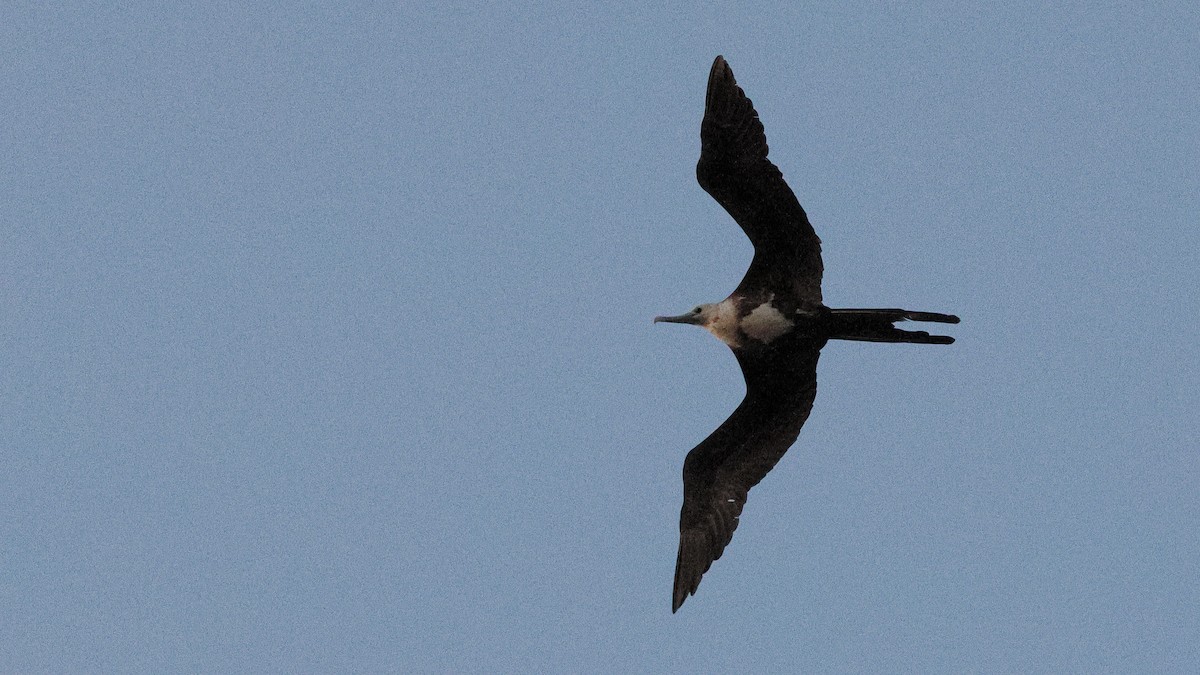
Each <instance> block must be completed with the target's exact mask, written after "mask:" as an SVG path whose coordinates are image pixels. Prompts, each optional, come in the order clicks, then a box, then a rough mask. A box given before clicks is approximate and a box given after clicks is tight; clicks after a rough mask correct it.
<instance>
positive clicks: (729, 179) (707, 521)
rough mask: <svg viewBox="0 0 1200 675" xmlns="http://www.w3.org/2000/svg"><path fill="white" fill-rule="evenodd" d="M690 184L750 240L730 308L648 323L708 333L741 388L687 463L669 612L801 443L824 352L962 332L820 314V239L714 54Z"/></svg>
mask: <svg viewBox="0 0 1200 675" xmlns="http://www.w3.org/2000/svg"><path fill="white" fill-rule="evenodd" d="M696 178H697V180H698V181H699V182H700V187H702V188H704V191H705V192H707V193H708V194H710V195H712V197H713V199H716V200H717V202H719V203H720V204H721V206H723V207H724V208H725V210H726V211H728V212H729V215H731V216H733V219H734V220H736V221H737V224H738V225H740V226H741V228H742V230H743V231H744V232H745V233H746V236H747V237H749V238H750V243H752V244H753V245H754V259H753V260H752V261H751V263H750V269H749V270H747V271H746V276H745V277H744V278H743V279H742V281H741V283H740V284H738V286H737V288H736V289H734V291H733V293H732V294H730V296H729V297H728V298H725V299H724V300H722V301H721V302H717V303H712V304H705V305H699V306H697V307H696V308H695V309H693V310H692V311H690V312H688V313H686V314H681V315H679V316H659V317H655V319H654V321H655V322H656V323H657V322H659V321H667V322H671V323H687V324H692V325H696V326H701V327H703V328H705V329H707V330H708V331H709V332H711V333H712V334H713V335H715V336H717V338H719V339H720V340H721V341H722V342H724V343H725V344H726V345H728V346H729V348H730V349H731V350H733V354H734V356H735V357H737V361H738V365H740V366H741V368H742V376H743V378H745V380H746V397H745V398H744V399H743V400H742V403H741V405H739V406H738V407H737V409H736V410H734V411H733V414H732V415H730V416H729V419H727V420H725V422H724V423H722V424H721V426H719V427H717V430H716V431H714V432H712V434H710V435H709V436H708V438H706V439H704V441H703V442H701V443H700V445H697V446H696V447H695V448H693V449H692V451H691V452H689V453H688V455H687V459H685V460H684V463H683V508H682V509H681V510H680V514H679V554H678V557H677V558H676V561H675V589H674V593H673V596H672V601H671V611H672V612H675V611H678V610H679V607H680V605H682V604H683V601H684V600H686V599H687V597H688V596H689V595H692V594H694V593H695V592H696V588H697V587H698V586H699V585H700V578H701V577H702V576H704V573H705V572H707V571H708V569H709V567H711V566H712V563H713V561H714V560H716V559H718V558H720V557H721V553H722V552H723V551H724V550H725V546H726V545H728V544H729V541H730V539H731V538H732V537H733V531H734V530H735V529H737V526H738V517H739V516H740V515H741V513H742V507H743V506H744V505H745V504H746V493H747V492H749V491H750V488H752V487H754V486H755V485H757V484H758V482H759V481H761V480H762V479H763V477H764V476H766V475H767V472H769V471H770V470H771V469H772V468H773V467H774V466H775V464H776V463H777V462H778V461H779V459H780V458H781V457H783V453H785V452H787V449H788V448H789V447H791V445H792V443H793V442H795V440H796V437H797V436H799V434H800V427H802V426H804V422H805V420H807V419H808V414H809V412H810V411H811V410H812V406H813V400H814V399H815V398H816V395H817V358H818V357H819V356H820V354H821V348H822V347H824V346H825V343H826V342H827V341H829V340H861V341H866V342H915V343H921V344H939V345H948V344H950V343H952V342H954V338H952V337H948V336H945V335H930V334H929V333H926V332H924V331H909V330H902V329H900V328H896V327H895V326H894V325H893V324H895V323H896V322H898V321H906V320H911V321H935V322H940V323H958V317H957V316H953V315H950V314H936V313H933V312H911V311H908V310H903V309H830V308H828V307H826V306H825V304H824V303H823V302H822V301H821V272H822V270H823V269H824V268H823V265H822V264H821V240H820V239H819V238H818V237H817V233H816V232H814V231H813V227H812V225H811V224H810V223H809V222H808V216H807V215H805V213H804V209H802V208H801V207H800V202H799V201H797V200H796V195H795V194H793V193H792V190H791V188H789V187H788V185H787V183H786V182H784V180H783V174H781V173H780V172H779V169H778V168H777V167H776V166H775V165H774V164H772V163H771V161H770V160H769V159H767V138H766V135H765V134H764V133H763V125H762V123H761V122H759V120H758V113H757V112H755V110H754V105H753V104H752V103H751V102H750V99H748V98H746V95H745V93H744V92H742V89H741V87H739V86H738V84H737V81H735V80H734V79H733V71H732V70H730V68H729V64H728V63H726V62H725V59H724V58H723V57H720V56H718V57H717V58H716V60H715V61H714V62H713V65H712V71H711V72H710V73H709V76H708V95H707V97H706V98H705V102H704V121H703V122H702V123H701V125H700V161H699V162H698V163H697V164H696Z"/></svg>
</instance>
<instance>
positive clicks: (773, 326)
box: [741, 302, 795, 344]
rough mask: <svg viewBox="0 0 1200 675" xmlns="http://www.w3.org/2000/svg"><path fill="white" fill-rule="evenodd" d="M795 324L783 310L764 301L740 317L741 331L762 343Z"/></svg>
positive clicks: (769, 340)
mask: <svg viewBox="0 0 1200 675" xmlns="http://www.w3.org/2000/svg"><path fill="white" fill-rule="evenodd" d="M793 326H795V324H794V323H792V322H791V321H790V320H789V319H788V318H787V317H786V316H784V315H783V312H780V311H779V310H777V309H775V308H774V307H773V306H771V303H769V302H764V303H763V304H761V305H759V306H758V307H755V308H754V311H752V312H750V313H749V314H747V315H746V316H745V318H743V319H742V324H741V327H742V332H743V333H745V334H746V335H748V336H749V337H751V338H754V339H755V340H758V341H759V342H761V343H763V344H770V342H771V341H772V340H774V339H775V338H777V337H779V336H780V335H783V334H784V333H787V332H788V331H790V330H791V329H792V327H793Z"/></svg>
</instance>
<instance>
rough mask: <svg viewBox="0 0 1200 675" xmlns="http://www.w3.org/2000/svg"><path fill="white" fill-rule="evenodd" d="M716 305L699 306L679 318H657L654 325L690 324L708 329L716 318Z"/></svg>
mask: <svg viewBox="0 0 1200 675" xmlns="http://www.w3.org/2000/svg"><path fill="white" fill-rule="evenodd" d="M716 313H717V306H716V304H707V305H697V306H696V307H695V308H693V309H692V311H690V312H688V313H686V314H680V315H679V316H656V317H654V323H658V322H659V321H665V322H667V323H690V324H692V325H693V326H703V327H707V326H708V324H709V322H710V321H712V319H713V317H714V316H716Z"/></svg>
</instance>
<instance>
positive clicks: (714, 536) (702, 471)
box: [671, 340, 825, 612]
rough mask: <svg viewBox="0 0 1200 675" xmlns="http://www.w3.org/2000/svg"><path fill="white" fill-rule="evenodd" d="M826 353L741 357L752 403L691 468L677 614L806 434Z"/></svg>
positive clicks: (814, 347) (698, 452) (694, 457)
mask: <svg viewBox="0 0 1200 675" xmlns="http://www.w3.org/2000/svg"><path fill="white" fill-rule="evenodd" d="M824 345H825V341H824V340H802V341H793V342H790V343H789V344H788V345H786V346H782V347H781V348H776V349H770V350H767V351H765V352H758V353H752V352H748V351H746V350H739V351H735V352H734V353H735V354H736V355H737V357H738V363H740V364H741V366H742V375H743V376H744V377H745V378H746V398H745V399H743V400H742V403H741V405H739V406H738V408H737V410H735V411H733V414H732V415H730V416H729V419H727V420H725V422H724V423H722V424H721V426H720V427H718V428H717V430H716V431H714V432H712V434H710V435H709V437H708V438H706V439H704V441H703V442H702V443H700V445H697V446H696V447H695V448H693V449H692V451H691V452H689V453H688V456H687V459H686V460H684V463H683V509H682V510H681V511H680V513H679V556H678V557H677V558H676V560H675V592H674V597H673V600H672V603H671V611H672V612H674V611H676V610H678V609H679V606H680V605H682V604H683V601H684V600H685V599H687V596H689V595H691V594H693V593H695V592H696V587H697V586H699V585H700V578H701V577H702V576H704V573H705V572H707V571H708V568H709V567H710V566H712V563H713V561H714V560H716V559H717V558H720V557H721V552H722V551H724V550H725V546H726V545H727V544H728V543H729V540H730V539H731V538H732V537H733V531H734V530H735V529H737V526H738V516H740V515H741V513H742V506H744V505H745V504H746V493H747V492H749V491H750V488H752V487H754V486H755V485H757V484H758V482H759V481H761V480H762V479H763V477H764V476H766V475H767V472H769V471H770V470H771V469H772V468H773V467H774V466H775V464H776V463H777V462H778V461H779V459H780V458H781V457H783V453H785V452H787V449H788V448H789V447H791V445H792V443H794V442H795V441H796V437H797V436H798V435H799V434H800V427H802V426H804V422H805V420H807V419H808V414H809V412H810V411H812V406H813V400H814V399H815V398H816V396H817V358H818V357H819V356H820V355H821V347H823V346H824Z"/></svg>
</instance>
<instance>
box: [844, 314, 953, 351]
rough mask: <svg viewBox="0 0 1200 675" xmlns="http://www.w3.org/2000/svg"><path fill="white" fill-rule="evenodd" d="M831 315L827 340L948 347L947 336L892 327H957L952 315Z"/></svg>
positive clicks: (949, 339)
mask: <svg viewBox="0 0 1200 675" xmlns="http://www.w3.org/2000/svg"><path fill="white" fill-rule="evenodd" d="M830 312H831V315H832V316H831V320H832V330H831V331H830V335H829V337H830V339H833V340H861V341H863V342H915V343H920V344H927V345H948V344H950V343H952V342H954V338H952V337H950V336H949V335H930V334H929V333H926V332H925V331H923V330H920V331H918V330H901V329H899V328H896V327H895V326H893V325H892V324H894V323H895V322H897V321H935V322H937V323H958V317H957V316H954V315H953V314H936V313H934V312H910V311H908V310H904V309H834V310H830Z"/></svg>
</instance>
